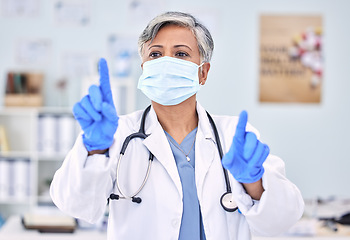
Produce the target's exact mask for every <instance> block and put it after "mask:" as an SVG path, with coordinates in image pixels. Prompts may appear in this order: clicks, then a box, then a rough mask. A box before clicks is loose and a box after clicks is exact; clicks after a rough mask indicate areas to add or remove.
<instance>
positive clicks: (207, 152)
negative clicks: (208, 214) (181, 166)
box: [195, 102, 217, 200]
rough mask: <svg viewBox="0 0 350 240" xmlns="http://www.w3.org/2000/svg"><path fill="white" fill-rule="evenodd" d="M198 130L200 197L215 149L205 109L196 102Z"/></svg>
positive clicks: (197, 178) (199, 196)
mask: <svg viewBox="0 0 350 240" xmlns="http://www.w3.org/2000/svg"><path fill="white" fill-rule="evenodd" d="M197 114H198V119H199V121H198V131H197V140H196V145H195V147H196V153H195V155H196V166H195V171H196V172H195V176H196V186H197V194H198V199H199V200H201V199H202V193H203V185H204V180H205V177H206V175H207V173H208V171H209V168H210V167H211V165H212V163H213V161H214V158H215V151H217V148H216V145H215V136H214V132H213V129H212V127H211V124H210V122H209V118H208V116H207V113H206V111H205V109H204V108H203V107H202V106H201V105H200V104H199V103H198V102H197Z"/></svg>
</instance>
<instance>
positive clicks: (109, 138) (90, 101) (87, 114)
mask: <svg viewBox="0 0 350 240" xmlns="http://www.w3.org/2000/svg"><path fill="white" fill-rule="evenodd" d="M98 67H99V74H100V86H97V85H92V86H90V88H89V94H87V95H86V96H84V97H83V98H82V99H81V100H80V102H77V103H76V104H75V105H74V107H73V114H74V117H75V119H76V120H77V121H78V122H79V124H80V126H81V128H82V130H83V132H84V133H83V142H84V144H85V147H86V149H87V150H88V151H89V152H93V151H96V150H107V149H108V148H109V147H110V146H111V145H112V143H113V137H114V133H115V131H116V130H117V127H118V119H119V117H118V115H117V111H116V109H115V106H114V103H113V97H112V90H111V85H110V82H109V74H108V66H107V62H106V60H105V59H103V58H101V59H100V61H99V63H98Z"/></svg>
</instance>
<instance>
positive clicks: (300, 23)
mask: <svg viewBox="0 0 350 240" xmlns="http://www.w3.org/2000/svg"><path fill="white" fill-rule="evenodd" d="M322 73H323V55H322V17H321V16H314V15H313V16H289V15H262V16H260V96H259V98H260V102H299V103H319V102H320V101H321V90H322Z"/></svg>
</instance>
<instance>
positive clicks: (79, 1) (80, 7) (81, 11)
mask: <svg viewBox="0 0 350 240" xmlns="http://www.w3.org/2000/svg"><path fill="white" fill-rule="evenodd" d="M90 11H91V10H90V1H87V0H56V1H55V2H54V15H53V16H54V21H55V24H56V25H57V26H61V27H64V26H65V27H72V26H73V27H84V26H87V25H89V24H90V22H91V16H90Z"/></svg>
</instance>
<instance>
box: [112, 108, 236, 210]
mask: <svg viewBox="0 0 350 240" xmlns="http://www.w3.org/2000/svg"><path fill="white" fill-rule="evenodd" d="M150 109H151V106H148V107H147V108H146V109H145V111H144V112H143V114H142V118H141V124H140V129H139V131H138V132H136V133H132V134H130V135H129V136H128V137H126V138H125V140H124V143H123V145H122V148H121V150H120V154H119V158H118V162H117V172H116V174H117V178H116V185H117V188H118V191H119V193H120V195H117V194H114V193H112V194H111V195H110V197H109V198H110V199H111V200H119V199H129V200H131V201H132V202H135V203H141V201H142V199H141V198H140V197H137V196H136V195H138V194H139V193H140V192H141V190H142V189H143V187H144V186H145V184H146V182H147V179H148V177H149V174H150V171H151V166H152V162H153V158H154V156H153V154H152V153H151V152H150V153H149V157H148V167H147V172H146V175H145V177H144V179H143V181H142V184H141V186H140V187H139V188H138V189H137V191H136V192H135V193H134V194H132V195H130V196H128V195H126V194H125V192H124V191H123V190H122V189H121V187H120V184H119V183H120V181H119V168H120V163H121V160H122V158H123V156H124V154H125V151H126V148H127V147H128V144H129V142H130V141H131V140H132V139H133V138H142V139H146V138H147V137H148V135H147V134H146V133H145V121H146V116H147V114H148V112H149V111H150ZM207 116H208V119H209V122H210V124H211V126H212V128H213V131H214V135H215V140H216V145H217V148H218V151H219V155H220V159H222V157H223V153H222V147H221V142H220V137H219V134H218V131H217V129H216V125H215V123H214V120H213V118H212V117H211V116H210V114H209V113H208V112H207ZM222 169H223V171H224V176H225V182H226V192H225V193H224V194H223V195H222V196H221V198H220V203H221V206H222V207H223V209H225V211H228V212H234V211H236V210H237V209H238V207H237V204H236V202H235V201H234V199H233V196H232V191H231V185H230V181H229V177H228V173H227V170H226V169H225V168H224V167H222Z"/></svg>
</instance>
